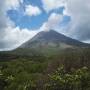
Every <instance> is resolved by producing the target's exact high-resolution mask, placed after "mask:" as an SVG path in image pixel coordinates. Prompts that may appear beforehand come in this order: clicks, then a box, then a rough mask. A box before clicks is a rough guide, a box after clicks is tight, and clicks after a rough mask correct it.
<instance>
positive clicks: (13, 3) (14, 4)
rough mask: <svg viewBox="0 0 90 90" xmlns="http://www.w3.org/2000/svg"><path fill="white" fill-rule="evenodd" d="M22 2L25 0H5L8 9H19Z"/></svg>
mask: <svg viewBox="0 0 90 90" xmlns="http://www.w3.org/2000/svg"><path fill="white" fill-rule="evenodd" d="M22 2H23V0H5V4H6V5H7V9H17V8H18V7H19V5H20V3H22Z"/></svg>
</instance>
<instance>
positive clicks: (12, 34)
mask: <svg viewBox="0 0 90 90" xmlns="http://www.w3.org/2000/svg"><path fill="white" fill-rule="evenodd" d="M37 32H38V31H29V30H28V29H22V30H21V29H20V28H19V27H16V28H14V27H8V28H6V29H5V31H4V34H3V38H2V39H1V41H0V45H3V46H0V50H7V49H8V50H10V49H14V48H17V47H18V46H20V45H21V44H22V43H24V42H26V41H27V40H29V39H31V38H32V37H33V36H34V35H35V34H36V33H37Z"/></svg>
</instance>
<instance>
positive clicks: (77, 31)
mask: <svg viewBox="0 0 90 90" xmlns="http://www.w3.org/2000/svg"><path fill="white" fill-rule="evenodd" d="M89 4H90V0H85V1H84V0H0V51H2V50H12V49H15V48H16V47H18V46H20V45H21V44H22V43H24V42H26V41H27V40H29V39H31V38H32V37H33V36H35V35H36V34H37V33H38V32H40V31H48V30H56V31H57V32H59V33H62V34H64V35H66V36H69V37H71V38H74V39H77V40H80V41H82V42H87V43H90V25H89V24H90V5H89Z"/></svg>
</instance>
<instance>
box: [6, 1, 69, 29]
mask: <svg viewBox="0 0 90 90" xmlns="http://www.w3.org/2000/svg"><path fill="white" fill-rule="evenodd" d="M26 5H33V6H37V7H38V8H40V10H41V13H40V14H39V15H37V16H28V15H24V12H25V6H26ZM64 9H65V8H64V7H60V8H57V9H53V10H51V11H49V12H46V11H45V10H44V8H43V4H42V2H41V0H35V1H34V0H24V2H23V3H20V6H19V8H18V9H16V10H13V9H11V10H8V11H7V15H8V16H9V17H10V19H11V20H12V21H13V22H14V23H15V25H16V26H18V27H20V28H21V29H23V28H27V29H30V30H31V29H33V30H36V29H39V28H40V27H41V26H42V25H43V23H44V22H47V20H48V18H49V16H50V15H51V14H52V13H57V14H63V10H64ZM69 21H70V17H69V16H64V17H63V21H62V23H60V24H61V25H62V26H64V25H66V24H68V22H69Z"/></svg>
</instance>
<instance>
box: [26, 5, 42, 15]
mask: <svg viewBox="0 0 90 90" xmlns="http://www.w3.org/2000/svg"><path fill="white" fill-rule="evenodd" d="M41 13H42V12H41V10H40V9H39V7H37V6H32V5H27V6H26V10H25V14H26V15H28V16H37V15H39V14H41Z"/></svg>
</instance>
